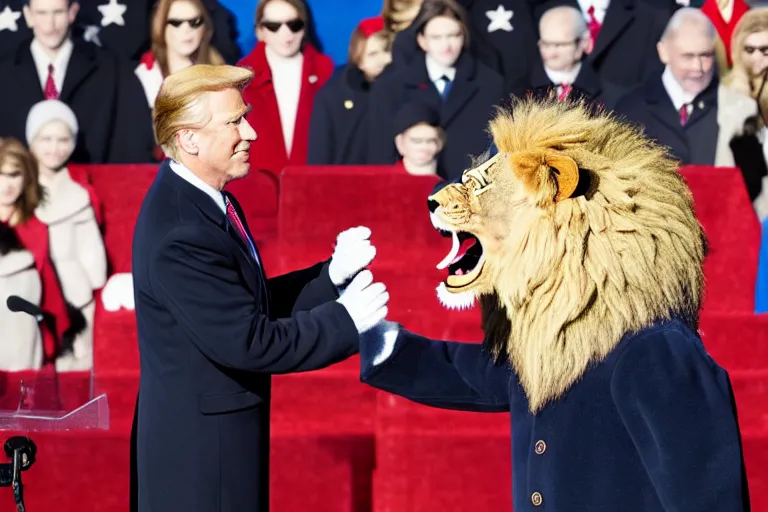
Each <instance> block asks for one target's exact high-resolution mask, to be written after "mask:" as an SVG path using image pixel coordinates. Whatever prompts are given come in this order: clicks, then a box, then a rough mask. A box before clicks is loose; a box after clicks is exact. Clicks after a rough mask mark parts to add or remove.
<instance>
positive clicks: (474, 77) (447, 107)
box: [368, 51, 504, 180]
mask: <svg viewBox="0 0 768 512" xmlns="http://www.w3.org/2000/svg"><path fill="white" fill-rule="evenodd" d="M388 69H389V68H388ZM503 97H504V82H503V80H502V78H501V75H499V74H498V73H496V72H495V71H493V70H492V69H490V68H488V67H487V66H485V65H484V64H483V63H481V62H478V61H477V60H476V59H475V58H474V57H472V55H470V54H469V52H466V51H465V52H463V53H462V55H461V57H459V59H458V61H457V62H456V77H455V79H454V81H453V84H452V85H451V90H450V93H449V94H448V97H447V99H446V100H445V101H443V100H442V99H441V98H440V93H439V92H438V91H437V88H436V87H435V85H434V84H433V83H432V81H431V80H430V79H429V74H428V73H427V64H426V57H425V54H424V52H420V53H419V56H418V57H414V58H413V59H412V60H411V62H409V63H408V64H406V65H404V66H395V67H393V68H391V71H387V70H385V71H384V73H382V74H381V75H380V76H379V77H378V79H377V80H376V81H375V82H374V83H373V85H372V86H371V93H370V102H369V107H368V109H369V114H368V127H369V139H368V163H369V164H378V165H385V164H394V163H395V162H396V161H397V160H399V158H400V157H399V155H398V153H397V148H396V147H395V136H396V135H397V133H395V132H396V128H395V116H396V114H397V112H398V109H399V108H400V107H401V106H402V105H404V104H406V103H410V102H414V103H424V104H427V105H429V106H431V107H432V108H433V109H435V110H436V111H437V112H439V113H440V125H441V126H442V127H443V130H445V133H446V135H447V139H448V140H447V141H446V145H445V147H444V148H443V150H442V152H441V153H440V156H439V157H438V158H439V160H438V168H439V169H444V175H441V177H443V178H446V179H449V180H450V179H454V178H456V177H457V176H459V175H461V173H462V172H463V171H464V169H466V168H467V167H469V165H470V163H471V155H479V154H481V153H483V152H484V151H485V150H486V149H487V148H488V145H489V144H490V143H491V137H490V136H489V134H488V132H487V128H488V121H490V120H491V118H492V117H493V114H494V113H495V110H494V107H495V106H496V105H497V104H499V103H501V101H502V99H503Z"/></svg>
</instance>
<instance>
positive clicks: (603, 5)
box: [578, 0, 611, 25]
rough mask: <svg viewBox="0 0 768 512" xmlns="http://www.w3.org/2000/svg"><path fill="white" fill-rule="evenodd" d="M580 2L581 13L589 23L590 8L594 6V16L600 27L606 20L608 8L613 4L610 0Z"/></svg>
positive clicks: (585, 0)
mask: <svg viewBox="0 0 768 512" xmlns="http://www.w3.org/2000/svg"><path fill="white" fill-rule="evenodd" d="M578 1H579V8H580V9H581V12H582V13H583V14H584V19H586V20H587V21H589V12H588V11H589V8H590V7H592V6H594V8H595V12H594V16H595V19H596V20H597V22H598V23H600V25H602V24H603V21H604V20H605V13H606V12H607V11H608V6H609V5H610V4H611V2H610V0H578Z"/></svg>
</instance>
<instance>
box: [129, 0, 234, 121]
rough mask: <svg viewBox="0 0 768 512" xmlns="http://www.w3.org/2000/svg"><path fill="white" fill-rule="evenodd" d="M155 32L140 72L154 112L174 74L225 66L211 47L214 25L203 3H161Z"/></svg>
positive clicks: (194, 0) (172, 0)
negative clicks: (197, 67) (198, 67)
mask: <svg viewBox="0 0 768 512" xmlns="http://www.w3.org/2000/svg"><path fill="white" fill-rule="evenodd" d="M151 31H152V49H151V50H150V51H148V52H147V53H145V54H144V55H143V56H142V58H141V62H140V63H139V65H138V67H137V68H136V76H137V77H138V78H139V81H140V82H141V85H142V86H143V87H144V93H145V94H146V96H147V102H148V103H149V107H150V108H154V105H155V98H156V97H157V93H158V91H160V85H162V83H163V80H164V79H165V77H166V76H168V75H170V74H171V73H174V72H176V71H179V70H180V69H184V68H186V67H189V66H191V65H193V64H215V65H221V64H224V58H223V57H222V56H221V54H219V52H218V51H217V50H216V48H214V47H213V46H212V45H211V39H212V37H213V22H212V21H211V17H210V15H209V14H208V10H207V9H206V7H205V5H204V4H203V2H202V0H158V2H157V5H156V6H155V11H154V14H153V16H152V24H151Z"/></svg>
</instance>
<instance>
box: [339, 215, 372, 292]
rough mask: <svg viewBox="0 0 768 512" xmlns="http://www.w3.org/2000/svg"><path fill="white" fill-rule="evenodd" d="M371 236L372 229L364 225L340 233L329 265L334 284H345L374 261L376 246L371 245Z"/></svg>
mask: <svg viewBox="0 0 768 512" xmlns="http://www.w3.org/2000/svg"><path fill="white" fill-rule="evenodd" d="M370 237H371V230H370V229H368V228H366V227H363V226H358V227H356V228H351V229H348V230H346V231H342V232H341V233H339V236H338V237H336V249H335V250H334V251H333V256H332V257H331V263H330V264H329V265H328V275H329V276H330V278H331V282H332V283H333V284H334V285H336V286H337V287H340V286H342V285H344V284H345V283H346V282H347V281H349V280H350V279H352V278H353V277H355V275H357V273H358V272H360V271H361V270H362V269H364V268H365V267H367V266H368V265H369V264H370V263H371V261H373V257H374V256H376V248H375V247H374V246H372V245H371V241H370V240H369V238H370Z"/></svg>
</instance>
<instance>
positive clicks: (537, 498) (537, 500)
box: [531, 492, 544, 507]
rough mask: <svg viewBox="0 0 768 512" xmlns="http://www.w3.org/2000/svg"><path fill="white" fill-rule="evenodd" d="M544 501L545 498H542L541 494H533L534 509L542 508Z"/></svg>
mask: <svg viewBox="0 0 768 512" xmlns="http://www.w3.org/2000/svg"><path fill="white" fill-rule="evenodd" d="M542 501H544V498H542V497H541V493H540V492H535V493H533V494H531V503H533V506H534V507H538V506H540V505H541V502H542Z"/></svg>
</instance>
